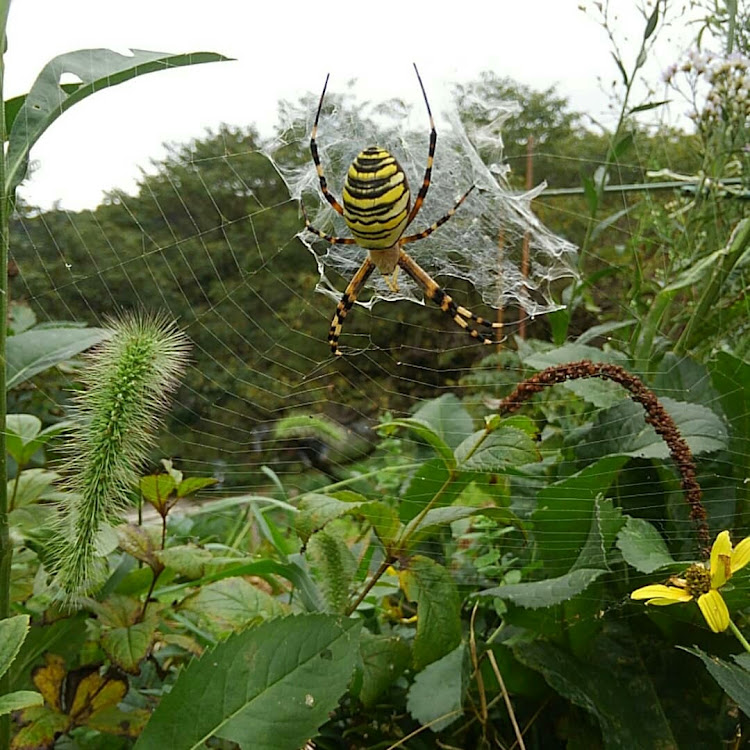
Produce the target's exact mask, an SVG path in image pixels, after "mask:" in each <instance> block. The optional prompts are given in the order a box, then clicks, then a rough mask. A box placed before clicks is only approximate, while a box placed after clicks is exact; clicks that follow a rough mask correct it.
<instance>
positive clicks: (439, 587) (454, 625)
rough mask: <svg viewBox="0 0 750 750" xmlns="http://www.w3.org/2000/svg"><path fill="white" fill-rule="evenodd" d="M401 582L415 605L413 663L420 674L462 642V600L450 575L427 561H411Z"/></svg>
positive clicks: (435, 564) (401, 575)
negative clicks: (415, 627)
mask: <svg viewBox="0 0 750 750" xmlns="http://www.w3.org/2000/svg"><path fill="white" fill-rule="evenodd" d="M400 578H401V586H402V588H403V590H404V593H405V594H406V596H407V597H408V599H409V600H410V601H413V602H417V635H416V638H415V639H414V649H413V661H414V669H416V670H417V671H420V670H422V669H424V667H426V666H427V665H428V664H431V663H432V662H433V661H436V660H437V659H440V658H442V657H443V656H445V655H446V654H447V653H449V652H450V651H452V650H453V649H454V648H456V646H458V644H459V643H460V642H461V600H460V598H459V596H458V589H457V588H456V584H455V583H454V581H453V578H451V575H450V573H449V572H448V571H447V570H446V569H445V568H444V567H443V566H442V565H438V564H437V563H436V562H434V561H433V560H430V558H428V557H423V556H422V555H415V556H414V557H412V558H411V559H410V560H409V563H408V567H407V568H406V570H404V571H402V572H401V574H400Z"/></svg>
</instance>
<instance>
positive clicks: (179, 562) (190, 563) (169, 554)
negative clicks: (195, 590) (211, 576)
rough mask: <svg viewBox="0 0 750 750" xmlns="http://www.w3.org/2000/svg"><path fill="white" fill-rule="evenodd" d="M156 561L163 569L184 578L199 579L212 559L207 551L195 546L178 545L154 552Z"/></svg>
mask: <svg viewBox="0 0 750 750" xmlns="http://www.w3.org/2000/svg"><path fill="white" fill-rule="evenodd" d="M155 556H156V559H157V560H159V561H160V562H161V563H162V564H163V565H164V567H166V568H169V569H170V570H174V571H176V572H177V573H179V574H180V575H182V576H185V578H193V579H195V578H200V577H201V576H203V575H205V572H206V566H207V565H208V564H209V563H210V562H212V561H213V559H214V557H213V555H212V554H211V552H209V551H208V550H207V549H203V548H202V547H198V546H196V545H195V544H178V545H176V546H174V547H167V548H166V549H163V550H157V551H156V552H155Z"/></svg>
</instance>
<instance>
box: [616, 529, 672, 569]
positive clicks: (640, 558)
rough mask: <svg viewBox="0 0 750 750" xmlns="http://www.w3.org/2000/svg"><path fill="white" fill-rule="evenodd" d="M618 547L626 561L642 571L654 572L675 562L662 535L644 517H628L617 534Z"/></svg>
mask: <svg viewBox="0 0 750 750" xmlns="http://www.w3.org/2000/svg"><path fill="white" fill-rule="evenodd" d="M617 547H618V549H619V550H620V551H621V552H622V556H623V558H624V560H625V562H626V563H627V564H628V565H632V566H633V567H634V568H635V569H636V570H639V571H640V572H641V573H653V572H654V571H655V570H659V568H663V567H665V566H667V565H674V562H675V561H674V560H673V559H672V555H670V554H669V550H668V549H667V544H666V542H665V541H664V538H663V537H662V535H661V534H660V533H659V532H658V531H657V530H656V529H655V528H654V527H653V526H652V525H651V524H650V523H649V522H648V521H644V520H643V519H642V518H628V520H627V523H626V524H625V528H624V529H622V531H621V532H620V533H619V534H618V535H617Z"/></svg>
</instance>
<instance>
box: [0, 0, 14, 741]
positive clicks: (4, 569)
mask: <svg viewBox="0 0 750 750" xmlns="http://www.w3.org/2000/svg"><path fill="white" fill-rule="evenodd" d="M9 11H10V0H0V147H1V148H2V153H0V620H4V619H5V618H7V617H8V616H9V615H10V564H11V559H12V556H13V547H12V546H11V541H10V532H9V529H8V511H9V508H8V462H7V456H6V453H5V415H6V412H7V411H8V400H7V396H6V392H5V389H6V375H5V366H6V365H5V362H6V360H5V334H6V329H7V325H8V248H9V246H10V240H9V226H10V212H11V208H12V204H13V196H12V195H9V194H8V190H7V186H6V176H5V172H6V156H5V154H6V148H5V144H6V143H7V141H8V133H7V132H6V130H5V98H4V90H3V82H4V80H5V57H4V56H5V41H6V38H7V35H6V28H7V24H8V13H9ZM9 692H10V674H9V672H7V671H6V672H5V674H3V675H2V677H0V695H6V694H7V693H9ZM9 746H10V716H9V715H7V714H6V715H5V716H3V717H0V750H6V748H8V747H9Z"/></svg>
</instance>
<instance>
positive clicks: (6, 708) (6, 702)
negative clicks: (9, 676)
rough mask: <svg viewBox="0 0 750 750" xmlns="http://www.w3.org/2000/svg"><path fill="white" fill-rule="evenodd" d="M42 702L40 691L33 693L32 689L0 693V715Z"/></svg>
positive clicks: (39, 704) (38, 704)
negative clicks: (5, 693)
mask: <svg viewBox="0 0 750 750" xmlns="http://www.w3.org/2000/svg"><path fill="white" fill-rule="evenodd" d="M43 703H44V698H43V697H42V695H41V693H35V692H34V691H33V690H19V691H18V692H16V693H8V694H7V695H0V716H4V715H5V714H9V713H11V711H20V710H21V709H23V708H28V707H29V706H41V705H42V704H43Z"/></svg>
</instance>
